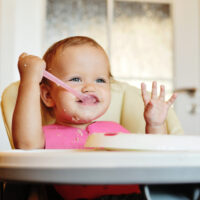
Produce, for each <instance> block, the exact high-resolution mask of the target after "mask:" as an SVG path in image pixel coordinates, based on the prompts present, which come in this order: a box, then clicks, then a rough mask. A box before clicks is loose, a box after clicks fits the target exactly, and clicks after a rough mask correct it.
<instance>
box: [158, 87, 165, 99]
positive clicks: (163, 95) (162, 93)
mask: <svg viewBox="0 0 200 200" xmlns="http://www.w3.org/2000/svg"><path fill="white" fill-rule="evenodd" d="M159 99H160V100H161V101H165V86H164V85H161V86H160V96H159Z"/></svg>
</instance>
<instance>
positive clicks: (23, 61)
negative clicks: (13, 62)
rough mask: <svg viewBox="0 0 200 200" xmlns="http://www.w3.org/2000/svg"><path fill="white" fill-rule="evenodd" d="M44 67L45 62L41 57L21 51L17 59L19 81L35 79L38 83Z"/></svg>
mask: <svg viewBox="0 0 200 200" xmlns="http://www.w3.org/2000/svg"><path fill="white" fill-rule="evenodd" d="M45 68H46V63H45V61H44V60H43V59H41V58H39V57H37V56H33V55H28V54H27V53H22V54H21V55H20V56H19V60H18V69H19V73H20V78H21V81H24V80H25V81H36V82H37V83H40V82H41V80H42V77H43V72H44V70H45Z"/></svg>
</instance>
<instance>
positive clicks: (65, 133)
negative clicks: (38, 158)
mask: <svg viewBox="0 0 200 200" xmlns="http://www.w3.org/2000/svg"><path fill="white" fill-rule="evenodd" d="M43 131H44V134H45V148H46V149H84V144H85V142H86V140H87V138H88V136H89V135H90V134H93V133H119V132H123V133H129V131H128V130H126V129H125V128H123V127H122V126H121V125H120V124H118V123H116V122H109V121H97V122H94V123H92V124H90V125H88V126H87V128H86V129H85V130H83V129H79V128H75V127H69V126H62V125H56V124H53V125H48V126H44V127H43ZM54 187H55V189H56V190H57V192H58V193H59V194H60V195H61V196H62V197H63V198H64V199H70V200H75V199H94V198H98V197H100V196H102V195H108V194H112V195H120V194H131V193H140V189H139V186H138V185H55V186H54Z"/></svg>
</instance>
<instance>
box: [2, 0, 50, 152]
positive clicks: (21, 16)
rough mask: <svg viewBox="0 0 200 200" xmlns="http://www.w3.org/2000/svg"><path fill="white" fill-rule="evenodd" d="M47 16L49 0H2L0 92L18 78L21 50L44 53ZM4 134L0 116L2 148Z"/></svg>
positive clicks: (38, 53)
mask: <svg viewBox="0 0 200 200" xmlns="http://www.w3.org/2000/svg"><path fill="white" fill-rule="evenodd" d="M45 16H46V0H16V1H15V0H0V96H1V94H2V91H3V89H4V88H5V87H6V86H7V85H9V84H10V83H11V82H13V81H16V80H19V75H18V69H17V60H18V57H19V55H20V54H21V53H22V52H27V53H30V54H35V55H38V56H41V55H42V54H43V52H42V44H43V35H44V30H45ZM3 134H4V136H5V135H6V134H5V129H4V127H3V122H2V118H1V117H0V149H1V148H2V147H3V144H2V143H3V142H2V141H3V140H4V139H2V138H5V137H4V136H2V135H3ZM4 144H6V141H5V142H4Z"/></svg>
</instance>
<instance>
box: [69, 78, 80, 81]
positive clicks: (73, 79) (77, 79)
mask: <svg viewBox="0 0 200 200" xmlns="http://www.w3.org/2000/svg"><path fill="white" fill-rule="evenodd" d="M69 81H74V82H81V79H80V78H79V77H74V78H71V79H70V80H69Z"/></svg>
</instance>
